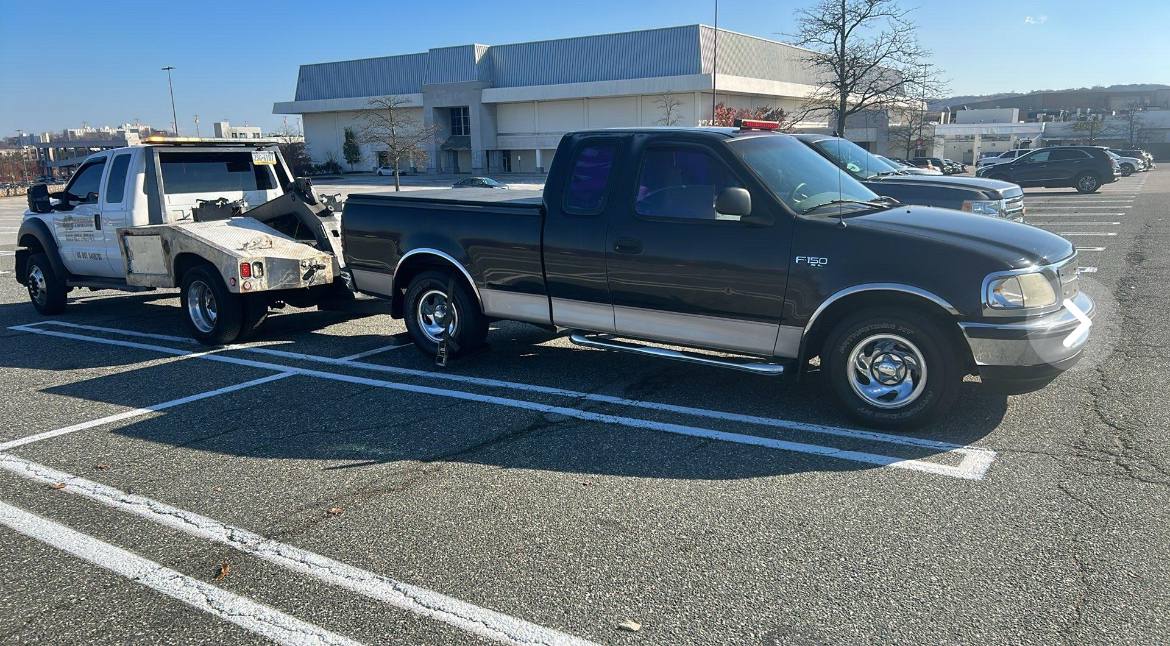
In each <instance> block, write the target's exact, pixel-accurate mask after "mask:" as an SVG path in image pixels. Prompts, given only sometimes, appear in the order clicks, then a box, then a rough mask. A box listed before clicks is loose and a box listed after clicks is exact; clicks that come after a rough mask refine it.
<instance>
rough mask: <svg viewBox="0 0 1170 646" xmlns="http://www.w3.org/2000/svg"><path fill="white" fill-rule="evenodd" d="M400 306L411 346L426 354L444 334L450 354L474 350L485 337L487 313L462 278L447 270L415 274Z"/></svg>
mask: <svg viewBox="0 0 1170 646" xmlns="http://www.w3.org/2000/svg"><path fill="white" fill-rule="evenodd" d="M402 309H403V313H404V316H405V318H406V329H407V331H408V332H410V338H411V340H412V341H414V347H416V348H418V350H419V352H422V353H423V354H424V355H426V356H428V357H434V356H435V355H436V354H437V353H438V351H439V340H440V339H442V338H443V337H444V336H447V338H448V339H449V342H448V348H447V350H448V355H449V356H451V357H456V356H459V355H460V354H465V353H467V352H469V351H471V350H474V349H476V348H478V347H479V346H481V345H483V343H484V341H485V340H486V339H487V329H488V321H487V317H485V316H484V315H483V312H480V311H479V304H478V303H477V302H476V300H475V297H474V296H473V295H472V294H471V293H470V291H469V290H468V289H467V287H466V285H465V284H464V283H463V281H462V280H459V279H458V278H455V277H454V276H453V275H452V274H450V273H448V272H444V271H425V272H423V273H421V274H419V275H418V276H415V277H414V280H412V281H410V287H409V288H408V289H407V290H406V302H405V304H404V305H403V308H402ZM450 341H454V343H451V342H450Z"/></svg>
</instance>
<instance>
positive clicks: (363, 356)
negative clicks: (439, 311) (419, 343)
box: [341, 343, 412, 361]
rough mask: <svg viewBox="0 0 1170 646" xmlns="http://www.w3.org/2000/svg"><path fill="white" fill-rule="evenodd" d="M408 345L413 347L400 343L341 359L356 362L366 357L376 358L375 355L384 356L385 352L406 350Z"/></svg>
mask: <svg viewBox="0 0 1170 646" xmlns="http://www.w3.org/2000/svg"><path fill="white" fill-rule="evenodd" d="M408 345H412V344H410V343H399V344H398V345H387V346H382V347H380V348H374V349H373V350H366V351H365V352H359V353H357V354H351V355H349V356H348V357H342V358H341V360H342V361H355V360H357V359H365V358H366V357H372V356H374V355H375V354H382V353H383V352H389V351H391V350H397V349H398V348H405V347H406V346H408Z"/></svg>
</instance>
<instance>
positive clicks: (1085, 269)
mask: <svg viewBox="0 0 1170 646" xmlns="http://www.w3.org/2000/svg"><path fill="white" fill-rule="evenodd" d="M1077 273H1079V274H1095V273H1097V268H1096V267H1081V268H1079V269H1077Z"/></svg>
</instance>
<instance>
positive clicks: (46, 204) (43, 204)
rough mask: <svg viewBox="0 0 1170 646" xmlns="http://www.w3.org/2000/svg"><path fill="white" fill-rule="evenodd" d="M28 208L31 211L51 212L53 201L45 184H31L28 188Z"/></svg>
mask: <svg viewBox="0 0 1170 646" xmlns="http://www.w3.org/2000/svg"><path fill="white" fill-rule="evenodd" d="M28 210H30V211H32V212H33V213H52V212H53V201H52V200H51V199H49V187H48V185H47V184H33V185H32V186H30V187H29V189H28Z"/></svg>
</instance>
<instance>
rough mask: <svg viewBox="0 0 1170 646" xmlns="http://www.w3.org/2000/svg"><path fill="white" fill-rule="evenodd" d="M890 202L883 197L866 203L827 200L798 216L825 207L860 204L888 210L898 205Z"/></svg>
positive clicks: (887, 198) (863, 201) (895, 202)
mask: <svg viewBox="0 0 1170 646" xmlns="http://www.w3.org/2000/svg"><path fill="white" fill-rule="evenodd" d="M890 200H893V198H889V197H883V198H880V199H879V200H875V201H872V202H867V201H865V200H844V199H842V200H829V201H828V202H824V203H822V204H818V205H816V206H810V207H808V208H807V209H804V210H803V211H801V212H800V214H801V215H808V214H809V213H812V212H813V211H816V210H817V209H819V208H823V207H826V206H836V205H838V204H860V205H861V206H866V207H869V208H871V209H888V208H890V207H892V206H894V205H895V204H897V203H898V202H897V200H894V201H893V202H891V201H890Z"/></svg>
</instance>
